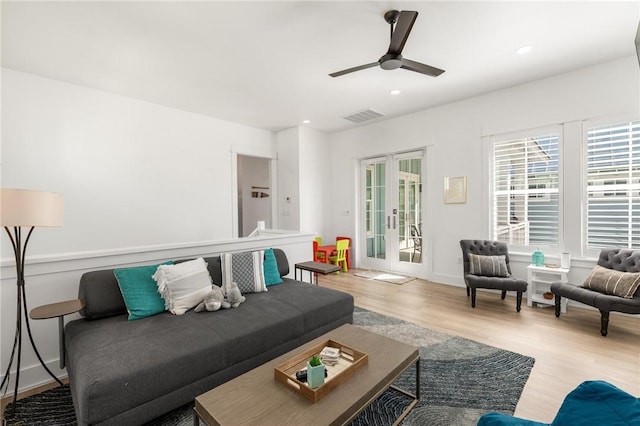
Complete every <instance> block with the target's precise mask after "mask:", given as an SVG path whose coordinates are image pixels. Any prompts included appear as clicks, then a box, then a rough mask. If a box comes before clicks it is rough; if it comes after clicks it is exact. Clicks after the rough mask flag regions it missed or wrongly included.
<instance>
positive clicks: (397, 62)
mask: <svg viewBox="0 0 640 426" xmlns="http://www.w3.org/2000/svg"><path fill="white" fill-rule="evenodd" d="M401 66H402V55H396V54H394V53H387V54H386V55H383V56H382V58H380V68H382V69H383V70H395V69H398V68H400V67H401Z"/></svg>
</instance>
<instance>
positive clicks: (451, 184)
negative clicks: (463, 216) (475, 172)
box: [444, 176, 467, 204]
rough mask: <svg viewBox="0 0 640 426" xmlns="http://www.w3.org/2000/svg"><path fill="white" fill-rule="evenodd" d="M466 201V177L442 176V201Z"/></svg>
mask: <svg viewBox="0 0 640 426" xmlns="http://www.w3.org/2000/svg"><path fill="white" fill-rule="evenodd" d="M466 202H467V177H466V176H456V177H445V178H444V203H445V204H465V203H466Z"/></svg>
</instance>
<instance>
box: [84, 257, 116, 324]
mask: <svg viewBox="0 0 640 426" xmlns="http://www.w3.org/2000/svg"><path fill="white" fill-rule="evenodd" d="M78 299H80V300H84V302H85V304H84V308H83V309H82V310H80V314H81V315H82V316H84V317H85V318H87V319H100V318H105V317H110V316H113V315H122V314H126V313H127V307H126V306H125V304H124V299H123V298H122V292H120V287H119V286H118V280H117V279H116V276H115V275H114V274H113V269H105V270H100V271H91V272H85V273H84V274H82V276H81V277H80V285H79V287H78Z"/></svg>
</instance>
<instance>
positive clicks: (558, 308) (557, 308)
mask: <svg viewBox="0 0 640 426" xmlns="http://www.w3.org/2000/svg"><path fill="white" fill-rule="evenodd" d="M561 300H562V296H558V295H557V294H556V297H555V306H556V318H560V302H561Z"/></svg>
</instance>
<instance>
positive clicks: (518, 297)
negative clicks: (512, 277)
mask: <svg viewBox="0 0 640 426" xmlns="http://www.w3.org/2000/svg"><path fill="white" fill-rule="evenodd" d="M502 293H506V292H505V291H503V292H502ZM521 307H522V292H521V291H518V292H517V293H516V312H520V308H521Z"/></svg>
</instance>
